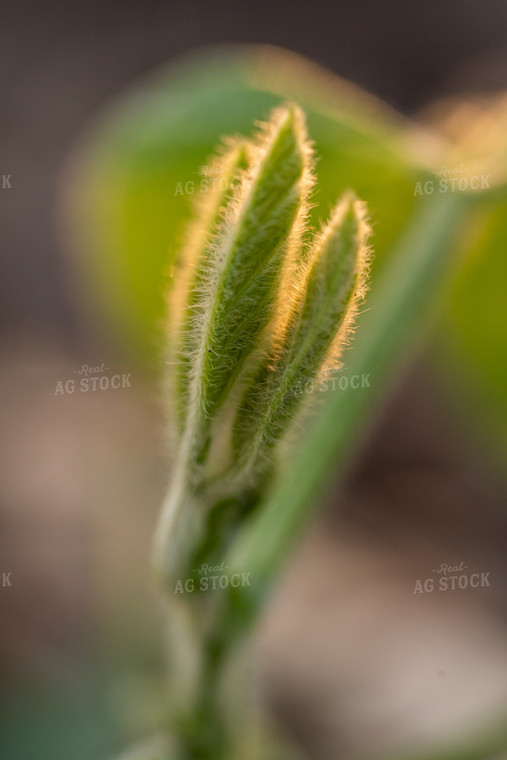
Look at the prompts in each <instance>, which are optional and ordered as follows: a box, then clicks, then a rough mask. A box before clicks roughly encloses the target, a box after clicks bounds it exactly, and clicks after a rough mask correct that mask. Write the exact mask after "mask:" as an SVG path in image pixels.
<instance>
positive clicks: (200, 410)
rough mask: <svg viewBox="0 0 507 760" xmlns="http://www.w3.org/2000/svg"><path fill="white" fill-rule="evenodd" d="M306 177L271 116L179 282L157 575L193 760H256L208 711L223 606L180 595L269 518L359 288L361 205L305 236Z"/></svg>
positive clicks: (296, 137)
mask: <svg viewBox="0 0 507 760" xmlns="http://www.w3.org/2000/svg"><path fill="white" fill-rule="evenodd" d="M313 163H314V161H313V154H312V149H311V146H310V143H309V141H308V137H307V133H306V127H305V121H304V116H303V114H302V112H301V110H300V109H299V108H298V107H297V106H295V105H288V106H286V107H283V108H279V109H277V110H275V111H274V112H273V113H272V115H271V118H270V119H269V121H268V123H267V124H264V125H262V126H261V128H260V130H259V133H258V135H257V136H256V137H255V139H253V140H252V141H251V142H250V141H244V140H234V141H233V140H230V141H226V142H225V143H224V145H223V147H222V150H221V151H220V154H219V156H218V157H217V158H216V159H215V160H214V163H213V165H212V166H211V169H210V172H211V175H212V176H213V177H219V178H220V181H217V182H215V183H214V188H213V190H211V191H210V192H208V193H207V194H206V197H205V200H204V202H203V203H202V204H201V206H200V208H199V209H198V216H197V219H196V220H195V221H194V222H193V225H192V227H191V229H190V230H189V234H188V237H187V240H186V243H185V245H184V247H183V250H182V252H181V257H180V261H179V264H178V266H177V271H176V274H175V276H174V281H173V283H172V292H171V294H170V299H169V315H170V320H169V322H170V331H169V332H170V334H169V348H170V357H169V362H168V366H169V369H170V373H169V375H170V376H169V383H168V394H169V397H170V408H171V413H172V417H173V420H172V423H171V427H172V430H173V432H174V438H175V439H176V440H175V443H176V451H177V453H176V461H175V467H174V472H173V477H172V481H171V485H170V488H169V492H168V496H167V499H166V502H165V504H164V506H163V509H162V514H161V518H160V522H159V526H158V529H157V532H156V537H155V567H156V572H157V574H158V576H159V579H160V580H161V582H162V584H163V585H164V586H165V588H166V590H167V592H168V594H169V598H170V615H169V617H170V620H169V628H170V633H171V639H170V643H171V645H172V648H173V654H174V658H173V659H174V661H175V662H174V664H173V671H174V672H173V681H172V685H173V687H174V688H173V691H175V692H177V694H178V700H177V703H176V702H175V705H173V708H172V710H173V712H174V715H173V716H172V718H173V731H176V732H177V733H179V735H180V737H181V742H182V746H183V747H184V751H185V752H186V756H188V757H191V758H192V760H204V759H205V758H206V759H208V758H209V759H211V758H214V759H216V760H218V758H229V757H230V758H231V759H232V758H233V757H234V760H237V759H238V758H246V757H250V756H251V757H252V758H253V757H261V755H260V754H255V752H254V751H253V750H252V754H251V755H250V754H248V753H247V752H246V750H245V744H244V741H245V739H244V737H245V734H244V733H243V745H242V747H241V749H238V745H235V744H234V738H231V736H232V734H233V733H234V732H233V730H232V729H230V727H228V725H227V721H228V719H227V716H226V713H227V705H226V704H224V699H226V697H224V698H223V699H222V700H221V699H220V698H219V697H217V690H218V691H220V689H222V691H223V693H224V694H225V693H227V689H225V690H224V689H223V686H224V684H223V680H224V673H225V671H226V669H227V668H226V664H227V660H228V650H229V649H231V648H232V644H231V638H232V637H233V634H232V633H230V635H228V634H227V632H224V631H219V630H218V627H219V626H220V624H221V622H223V619H224V618H223V617H222V616H221V615H220V614H218V613H217V610H218V606H219V604H220V602H219V601H218V600H219V598H220V594H216V595H214V594H213V593H210V592H209V591H208V593H207V594H202V593H199V589H193V588H192V586H191V587H189V586H188V585H187V589H188V588H190V591H189V593H182V594H179V593H177V592H178V590H179V591H183V587H182V583H184V582H185V579H189V578H196V579H197V580H198V577H197V576H196V573H197V572H198V569H199V568H200V567H202V566H203V564H204V565H207V566H209V567H212V566H213V567H214V566H217V565H218V566H220V564H221V562H222V560H223V558H224V556H225V553H226V551H228V550H229V549H230V548H231V546H233V545H234V540H235V537H236V535H237V533H238V530H239V528H240V527H241V525H242V524H243V523H244V522H245V520H247V519H248V517H249V515H251V514H252V512H253V511H254V510H256V511H258V510H262V507H263V498H264V496H265V494H266V493H267V491H268V489H269V486H270V482H271V480H272V478H273V477H274V474H275V473H276V472H277V469H278V468H279V467H280V466H281V464H282V463H283V460H284V458H286V457H287V456H290V441H291V437H292V435H293V431H294V428H295V427H296V428H297V427H298V426H300V425H301V424H302V422H303V420H304V416H305V414H306V413H307V412H308V409H309V408H310V407H311V402H312V401H313V400H314V399H312V393H310V391H309V389H310V388H312V387H315V386H316V384H315V383H313V382H312V381H315V380H317V379H319V378H321V377H322V376H323V375H326V374H327V373H329V372H332V371H333V369H335V368H336V367H338V366H339V361H340V355H341V353H342V351H343V349H344V348H345V346H346V345H347V342H348V340H349V339H350V335H351V329H352V326H353V321H354V316H355V314H356V312H357V309H358V305H359V304H360V302H361V300H362V299H363V297H364V293H365V290H366V280H367V272H368V261H369V249H368V245H367V238H368V235H369V227H368V224H367V222H366V210H365V206H364V204H363V203H362V202H360V201H358V200H357V199H356V198H355V197H354V195H353V194H352V193H351V192H349V193H347V194H346V195H345V196H344V197H343V198H342V199H341V200H340V201H339V202H338V204H337V205H336V207H335V208H334V209H333V210H332V212H331V215H330V217H329V221H328V222H327V224H326V225H325V226H323V227H322V229H321V230H320V231H319V232H317V233H315V234H313V236H312V235H311V233H310V230H309V229H308V222H307V217H308V211H309V198H310V194H311V191H312V188H313V186H314V183H315V179H314V167H313ZM313 395H315V394H313ZM252 582H255V579H252ZM239 591H241V589H239ZM175 592H176V593H175ZM215 599H216V601H215ZM210 694H212V695H213V696H212V697H210ZM211 703H212V704H211ZM238 753H239V754H238Z"/></svg>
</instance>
